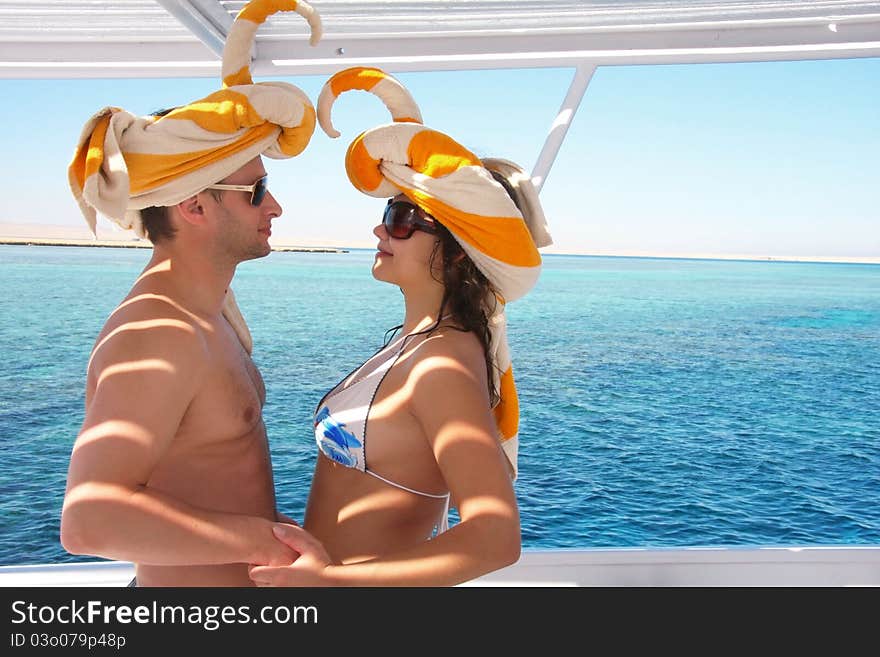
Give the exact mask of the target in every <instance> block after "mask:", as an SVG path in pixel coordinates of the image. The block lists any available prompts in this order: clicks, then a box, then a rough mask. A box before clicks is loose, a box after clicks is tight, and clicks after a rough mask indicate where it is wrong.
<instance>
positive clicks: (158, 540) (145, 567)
mask: <svg viewBox="0 0 880 657" xmlns="http://www.w3.org/2000/svg"><path fill="white" fill-rule="evenodd" d="M266 4H267V3H266V2H265V0H256V1H255V2H251V3H250V4H249V5H247V6H246V7H245V9H244V10H242V12H241V14H240V15H239V17H238V18H237V19H236V23H235V25H234V27H233V30H232V31H231V32H230V37H229V41H228V43H227V48H226V51H224V61H223V71H224V89H222V90H221V91H219V92H216V93H215V94H212V95H211V96H209V97H208V98H205V99H202V100H200V101H197V102H196V103H192V104H190V105H187V106H184V107H181V108H177V109H175V110H173V111H172V112H170V113H167V114H165V115H164V116H162V117H141V118H138V117H134V116H132V115H130V114H128V113H127V112H124V111H122V110H116V109H113V110H106V111H103V112H100V113H99V114H97V115H96V116H95V117H94V118H93V119H92V120H91V121H90V122H89V123H88V124H87V126H86V129H85V130H84V133H83V138H82V140H81V144H80V148H79V150H78V154H77V156H76V157H75V159H74V162H73V163H72V165H71V186H72V188H73V190H74V194H75V196H76V197H77V199H78V200H79V201H80V205H81V206H82V208H83V210H84V212H85V213H86V216H87V219H88V220H89V221H90V222H91V223H92V225H93V226H94V221H95V209H98V210H100V211H101V212H102V213H103V214H105V215H107V216H108V217H110V218H112V219H114V220H116V221H118V222H119V223H120V224H122V225H126V226H130V227H133V228H134V229H135V230H137V231H138V232H140V233H141V234H144V235H146V236H147V237H148V238H149V239H150V241H151V242H152V243H153V256H152V258H151V260H150V262H149V263H148V264H147V266H146V268H145V269H144V271H143V273H142V274H141V275H140V277H139V278H138V280H137V281H136V282H135V284H134V286H133V288H132V290H131V291H130V293H129V294H128V296H127V297H126V298H125V299H124V300H123V301H122V303H121V304H120V305H119V306H118V307H117V308H116V310H114V312H113V313H112V314H111V316H110V317H109V319H108V320H107V322H106V324H105V326H104V328H103V330H102V331H101V333H100V335H99V336H98V338H97V340H96V343H95V347H94V350H93V352H92V355H91V358H90V361H89V367H88V379H87V386H86V417H85V421H84V423H83V426H82V429H81V431H80V434H79V436H78V438H77V440H76V443H75V445H74V448H73V452H72V455H71V462H70V468H69V473H68V482H67V492H66V495H65V500H64V508H63V512H62V522H61V540H62V543H63V545H64V547H65V548H66V549H67V550H68V551H70V552H73V553H76V554H90V555H98V556H102V557H106V558H110V559H119V560H126V561H133V562H134V563H135V564H136V573H137V577H136V579H137V584H138V585H139V586H250V585H254V584H256V585H261V586H446V585H452V584H457V583H460V582H463V581H466V580H469V579H472V578H474V577H477V576H479V575H481V574H484V573H486V572H489V571H491V570H494V569H497V568H500V567H503V566H505V565H508V564H510V563H513V562H514V561H516V559H517V558H518V556H519V552H520V533H519V515H518V511H517V505H516V498H515V495H514V491H513V485H512V479H513V477H514V476H515V474H516V471H515V463H516V427H517V419H518V409H517V407H516V389H515V385H514V383H513V376H512V370H511V366H510V355H509V352H508V349H507V341H506V335H505V328H506V327H505V316H504V307H505V303H506V302H508V301H510V300H512V299H515V298H517V297H519V296H521V295H522V294H524V293H525V292H526V291H528V289H529V288H531V286H532V285H533V284H534V282H535V280H536V277H537V275H538V272H539V270H540V256H539V254H538V251H537V247H536V244H537V245H541V246H543V245H544V244H546V243H549V237H548V236H547V234H546V232H545V230H544V226H543V216H542V213H541V210H540V205H539V204H538V202H537V196H536V194H535V191H534V188H533V187H532V186H531V183H530V181H529V180H528V178H527V177H526V176H523V175H522V173H521V172H520V171H519V169H518V168H517V167H516V166H515V165H512V164H510V163H508V162H505V161H502V160H482V161H481V160H479V159H478V158H476V157H475V156H474V155H473V154H471V153H470V152H469V151H467V150H466V149H465V148H463V147H462V146H460V145H459V144H457V143H456V142H455V141H454V140H452V139H451V138H449V137H448V136H446V135H443V134H441V133H438V132H436V131H433V130H430V129H428V128H425V127H424V126H423V125H422V124H421V117H420V115H419V111H418V107H417V106H416V105H415V103H414V101H413V100H412V98H411V97H410V96H409V94H408V93H407V92H406V90H405V89H404V88H403V87H402V86H401V85H400V84H399V83H398V82H397V81H396V80H394V79H393V78H391V77H390V76H387V75H386V74H384V73H382V72H381V71H378V70H376V69H349V70H346V71H342V72H341V73H338V74H337V75H335V76H333V78H331V80H330V81H328V83H327V85H325V88H324V90H323V91H322V94H321V98H320V99H319V103H318V119H319V120H320V122H321V125H322V127H324V129H325V130H326V131H327V132H328V134H333V133H334V132H335V131H333V129H332V124H331V123H330V107H331V106H332V103H333V100H334V99H335V97H336V96H338V95H339V94H340V93H342V92H343V91H345V90H348V89H364V90H370V91H372V92H373V93H375V94H376V95H377V96H379V97H380V98H381V99H382V100H383V101H384V102H385V104H386V105H387V106H388V108H389V110H390V111H391V114H392V117H393V118H394V119H395V122H394V123H393V124H391V125H387V126H380V127H378V128H374V129H372V130H368V131H367V132H365V133H363V134H362V135H360V136H359V137H358V138H357V139H355V141H354V142H353V143H352V145H351V147H350V148H349V150H348V153H347V156H346V170H347V171H348V174H349V178H350V180H351V182H352V183H353V184H354V185H355V187H357V188H358V189H360V190H361V191H363V192H365V193H367V194H370V195H373V196H377V197H382V198H387V199H388V201H387V205H385V207H384V211H383V214H382V216H381V219H380V221H379V222H378V225H377V226H376V227H375V228H374V230H373V232H374V234H375V235H376V237H377V240H378V245H377V248H378V252H377V254H376V259H375V263H374V265H373V275H374V277H376V278H377V279H378V280H381V281H384V282H388V283H390V284H393V285H396V286H398V287H399V288H400V289H401V291H402V292H403V295H404V301H405V315H404V320H403V324H402V326H401V331H400V335H399V336H398V337H396V338H394V339H391V340H390V341H389V342H388V343H387V344H386V345H385V346H384V347H383V348H382V349H380V350H379V351H378V352H377V353H376V354H375V355H374V356H373V357H371V358H370V359H369V360H367V361H366V362H365V363H364V364H363V365H361V366H360V367H358V368H357V369H356V370H355V371H354V372H353V373H352V374H351V375H349V376H348V377H346V378H345V379H344V380H343V381H342V382H340V384H339V385H337V386H336V387H335V388H334V389H332V390H331V391H330V392H329V393H328V394H327V395H325V397H324V398H323V399H322V400H320V402H319V403H318V404H317V405H316V408H315V417H314V431H315V438H316V441H317V446H318V449H317V460H316V466H315V473H314V478H313V481H312V487H311V491H310V495H309V500H308V506H307V509H306V514H305V518H304V521H303V526H302V527H299V526H297V524H296V523H295V522H294V521H293V520H292V519H290V518H287V517H286V516H283V515H282V514H280V513H279V512H278V510H277V509H276V505H275V495H274V486H273V479H272V467H271V463H270V457H269V448H268V443H267V437H266V431H265V427H264V424H263V420H262V414H261V409H262V406H263V401H264V397H265V390H264V388H263V384H262V380H261V378H260V374H259V372H258V370H257V368H256V367H255V365H254V363H253V362H252V360H251V358H250V350H251V340H250V333H249V331H248V329H247V325H246V323H245V322H244V320H243V318H242V316H241V314H240V312H239V311H238V308H237V306H236V304H235V299H234V297H233V296H232V293H231V290H230V289H229V284H230V282H231V280H232V278H233V275H234V272H235V268H236V266H237V265H238V263H240V262H242V261H244V260H248V259H253V258H259V257H262V256H265V255H267V254H268V253H269V252H270V246H269V241H268V238H269V235H270V229H271V223H272V220H273V219H276V218H277V217H279V216H280V215H281V207H280V206H279V205H278V203H277V202H276V201H275V199H274V197H273V196H272V194H271V192H269V191H268V189H267V185H266V175H265V169H264V168H263V163H262V160H261V158H260V155H261V154H266V155H268V156H270V157H291V156H294V155H296V154H298V153H299V152H301V151H302V150H303V149H304V148H305V146H306V145H307V143H308V141H309V139H310V137H311V134H312V131H313V129H314V120H315V113H314V110H313V109H312V107H311V104H310V103H309V101H308V99H307V98H306V97H305V95H304V94H302V92H301V91H299V90H298V89H296V88H295V87H292V86H291V85H286V84H283V83H268V84H264V85H258V84H253V83H252V81H251V79H250V74H249V71H248V68H247V59H246V58H247V56H248V53H249V50H250V39H251V38H252V35H253V33H254V32H255V31H256V27H257V26H258V25H259V24H260V23H261V22H262V21H263V20H265V18H266V16H267V15H268V14H270V13H272V12H273V11H275V10H276V9H274V7H277V6H278V3H277V2H272V3H271V7H272V8H270V9H265V8H264V5H266ZM291 4H294V3H291ZM295 5H296V7H297V9H296V11H298V12H300V13H304V12H306V13H304V15H306V16H307V17H308V18H310V23H312V24H313V27H314V25H315V21H316V19H315V16H314V15H313V14H311V13H308V12H309V11H310V8H308V5H305V3H302V2H299V3H295ZM246 23H250V24H249V25H245V27H244V29H242V30H239V31H238V32H237V31H236V27H238V26H239V25H243V24H246ZM240 34H244V37H241V36H240ZM242 62H244V63H243V65H242ZM206 144H207V145H208V146H207V147H206ZM199 148H201V149H202V150H201V151H199V150H198V149H199ZM532 235H535V237H534V238H533V237H532ZM368 428H369V432H368V431H367V429H368ZM367 438H369V441H367ZM367 450H369V451H368V452H367ZM450 504H452V505H454V506H455V507H456V508H457V509H458V511H459V516H460V519H461V521H460V522H459V523H458V524H456V525H455V526H454V527H452V528H451V529H448V531H444V530H446V518H447V514H448V510H449V506H450Z"/></svg>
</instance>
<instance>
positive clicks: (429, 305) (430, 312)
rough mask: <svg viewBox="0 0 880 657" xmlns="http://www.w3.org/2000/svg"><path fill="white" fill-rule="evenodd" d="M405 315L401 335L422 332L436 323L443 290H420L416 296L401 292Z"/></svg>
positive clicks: (439, 288) (438, 288) (440, 288)
mask: <svg viewBox="0 0 880 657" xmlns="http://www.w3.org/2000/svg"><path fill="white" fill-rule="evenodd" d="M403 298H404V303H405V306H406V314H405V316H404V319H403V333H404V334H409V333H414V332H415V331H422V330H424V329H426V328H428V327H430V326H433V325H434V324H436V323H437V320H438V318H439V317H440V313H441V309H440V304H442V303H443V288H442V286H437V287H436V288H434V289H431V290H421V291H420V292H419V293H418V294H413V293H409V294H408V293H407V292H406V291H405V290H404V291H403Z"/></svg>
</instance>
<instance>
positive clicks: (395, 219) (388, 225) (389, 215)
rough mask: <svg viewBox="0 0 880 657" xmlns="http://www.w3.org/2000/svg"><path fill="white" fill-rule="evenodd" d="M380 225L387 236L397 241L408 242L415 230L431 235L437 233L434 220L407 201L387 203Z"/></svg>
mask: <svg viewBox="0 0 880 657" xmlns="http://www.w3.org/2000/svg"><path fill="white" fill-rule="evenodd" d="M382 223H383V224H384V226H385V230H387V231H388V234H389V235H390V236H391V237H393V238H395V239H398V240H408V239H409V238H410V237H412V234H413V233H414V232H416V231H417V230H420V231H422V232H425V233H430V234H431V235H436V234H437V232H438V229H437V224H436V223H435V222H434V218H433V217H432V216H431V215H429V214H428V213H427V212H425V211H424V210H422V209H421V208H420V207H419V206H417V205H415V204H414V203H410V202H409V201H395V200H393V199H391V200H389V201H388V205H387V206H385V214H383V215H382Z"/></svg>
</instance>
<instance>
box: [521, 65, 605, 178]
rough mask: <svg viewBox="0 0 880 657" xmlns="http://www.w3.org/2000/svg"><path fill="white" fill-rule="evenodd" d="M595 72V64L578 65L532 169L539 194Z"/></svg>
mask: <svg viewBox="0 0 880 657" xmlns="http://www.w3.org/2000/svg"><path fill="white" fill-rule="evenodd" d="M595 70H596V66H595V64H578V66H577V68H576V69H575V72H574V77H573V78H572V80H571V85H570V86H569V87H568V93H567V94H566V95H565V100H563V101H562V107H560V108H559V113H558V114H557V115H556V120H555V121H553V125H552V126H550V132H549V133H548V134H547V139H546V141H545V142H544V147H543V148H542V149H541V154H540V155H538V161H537V162H536V163H535V168H534V169H532V183H533V184H534V185H535V188H536V189H537V190H538V192H539V193H540V191H541V187H543V186H544V181H545V180H547V175H548V174H549V173H550V168H551V167H552V166H553V162H554V161H555V160H556V156H557V155H558V154H559V149H560V148H561V147H562V142H563V141H565V135H567V134H568V129H569V127H571V122H572V121H573V120H574V115H575V114H576V113H577V110H578V107H580V104H581V101H582V100H583V98H584V93H585V92H586V91H587V85H589V84H590V80H591V79H592V77H593V72H594V71H595Z"/></svg>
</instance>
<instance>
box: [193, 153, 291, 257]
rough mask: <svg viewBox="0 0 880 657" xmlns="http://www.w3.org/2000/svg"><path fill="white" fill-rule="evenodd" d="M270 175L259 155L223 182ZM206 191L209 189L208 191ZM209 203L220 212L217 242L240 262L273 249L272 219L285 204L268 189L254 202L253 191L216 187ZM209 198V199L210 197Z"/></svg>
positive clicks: (236, 182) (249, 182) (235, 182)
mask: <svg viewBox="0 0 880 657" xmlns="http://www.w3.org/2000/svg"><path fill="white" fill-rule="evenodd" d="M265 175H266V169H265V168H264V167H263V161H262V159H261V158H259V157H256V158H254V159H253V160H251V161H250V162H248V163H247V164H246V165H244V166H243V167H242V168H240V169H239V170H238V171H236V172H235V173H233V174H231V175H230V176H227V177H226V178H224V179H223V180H221V181H220V183H222V184H224V185H252V184H254V183H255V182H257V181H258V180H259V179H260V178H262V177H263V176H265ZM205 193H206V194H207V193H209V192H205ZM212 194H213V195H216V198H219V201H217V200H215V196H211V201H213V203H211V202H208V206H210V207H211V208H212V210H213V211H214V213H215V215H216V219H217V220H216V227H217V245H218V246H219V247H220V248H221V250H222V251H223V252H225V253H228V254H229V255H230V256H231V257H232V258H233V259H235V260H236V261H237V262H241V261H243V260H251V259H253V258H262V257H263V256H266V255H268V254H269V253H270V251H271V250H272V249H271V247H270V246H269V237H270V236H271V234H272V220H273V219H275V218H276V217H279V216H281V206H280V205H278V202H277V201H276V200H275V197H274V196H272V193H271V192H269V191H267V192H266V195H265V196H264V197H263V200H262V202H261V203H260V204H259V205H258V206H254V205H251V193H250V192H247V191H238V190H222V191H219V192H217V191H214V192H212ZM206 200H207V199H206Z"/></svg>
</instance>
